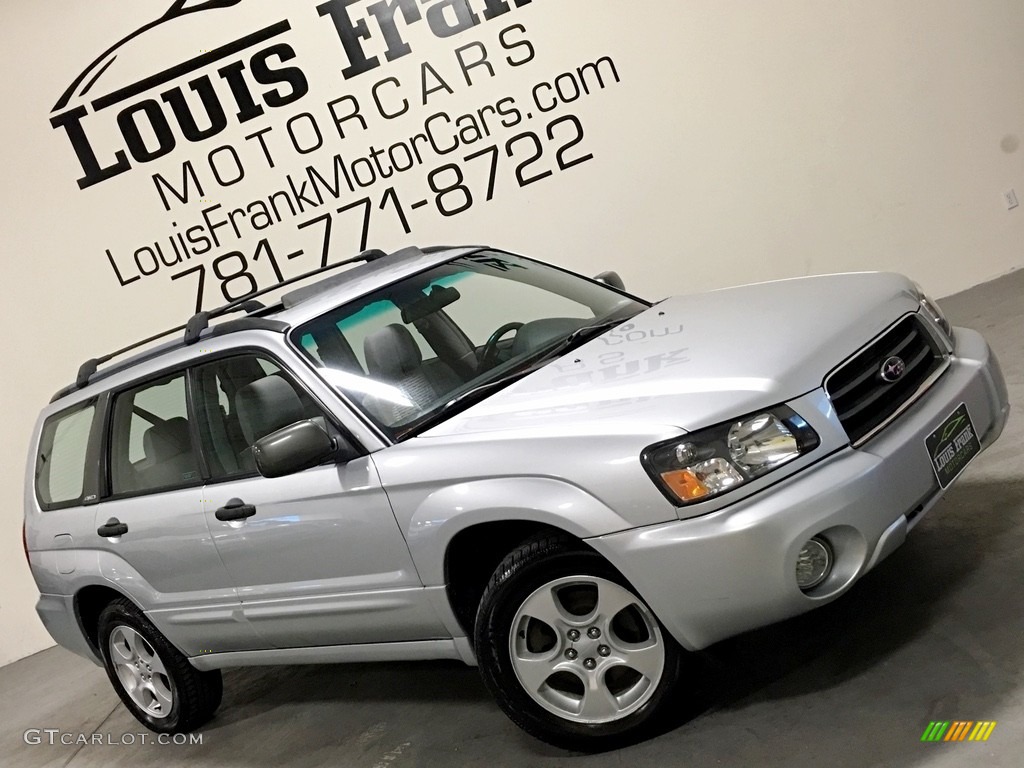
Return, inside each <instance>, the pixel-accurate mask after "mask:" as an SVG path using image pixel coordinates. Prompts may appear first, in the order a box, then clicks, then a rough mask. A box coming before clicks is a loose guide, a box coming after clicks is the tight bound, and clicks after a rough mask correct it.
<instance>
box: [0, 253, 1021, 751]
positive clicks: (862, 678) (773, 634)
mask: <svg viewBox="0 0 1024 768" xmlns="http://www.w3.org/2000/svg"><path fill="white" fill-rule="evenodd" d="M942 304H943V306H944V307H945V308H946V309H947V311H948V312H949V314H950V316H951V318H952V319H953V320H954V322H956V323H957V324H960V325H967V326H970V327H974V328H977V329H978V330H981V331H982V332H984V333H985V335H986V336H987V337H988V339H989V341H990V343H991V344H992V345H993V347H994V348H995V349H996V351H997V353H998V355H999V357H1000V359H1001V361H1002V363H1003V367H1004V371H1005V373H1006V377H1007V380H1008V382H1009V385H1010V397H1011V400H1012V402H1013V403H1014V408H1015V409H1016V410H1015V412H1014V413H1013V415H1012V416H1011V419H1010V423H1009V425H1008V426H1007V429H1006V432H1005V433H1004V435H1003V437H1002V439H1001V440H1000V441H999V442H998V443H997V444H996V445H995V446H994V447H993V448H991V449H990V450H989V451H988V452H987V453H985V454H984V455H983V456H981V457H980V458H979V459H978V460H977V461H976V462H975V463H974V464H973V465H972V466H971V467H970V468H969V469H968V471H967V473H966V474H965V475H964V477H963V478H961V480H960V482H959V483H958V484H956V486H955V487H954V488H953V490H952V491H951V492H950V493H949V495H948V496H947V498H946V500H945V501H943V502H942V503H940V504H939V505H938V506H937V507H936V508H935V509H934V510H933V511H932V512H931V513H930V514H929V515H928V517H927V518H925V520H924V521H922V523H921V524H920V525H919V526H918V527H917V529H916V530H915V531H914V533H913V535H912V536H911V537H910V539H909V540H908V541H907V543H906V544H905V545H904V546H903V547H902V548H901V549H900V550H899V551H897V552H896V553H895V554H894V555H893V556H891V557H890V558H889V559H888V560H887V561H886V562H885V563H884V564H883V565H882V566H881V567H879V568H878V569H877V570H876V571H874V572H872V573H871V574H869V575H868V576H866V577H865V578H864V579H863V580H862V581H861V582H860V583H859V584H858V585H857V586H856V587H855V588H854V589H853V590H852V591H851V593H850V594H849V595H847V596H845V597H844V598H843V599H841V600H839V601H838V602H836V603H833V604H832V605H829V606H827V607H825V608H822V609H820V610H818V611H814V612H812V613H810V614H807V615H805V616H802V617H799V618H797V619H794V620H791V621H788V622H785V623H783V624H779V625H776V626H774V627H770V628H767V629H763V630H759V631H756V632H752V633H749V634H747V635H745V636H742V637H739V638H734V639H732V640H728V641H726V642H723V643H720V644H718V645H717V646H715V647H713V648H711V649H710V650H709V651H707V652H705V653H703V654H701V659H700V661H701V665H700V666H701V670H700V671H699V672H698V673H697V674H696V676H695V679H694V680H693V687H694V689H695V690H696V691H697V695H696V697H695V698H696V701H697V703H696V704H689V703H687V702H685V701H680V702H679V704H678V708H679V709H678V711H679V714H678V717H677V718H676V723H675V724H674V727H673V729H672V730H669V731H668V732H666V733H664V734H663V735H661V736H660V737H657V738H654V739H651V740H649V741H647V742H644V743H642V744H638V745H636V746H633V747H629V748H627V749H623V750H620V751H618V752H612V753H607V754H602V755H594V756H582V755H573V754H568V753H564V752H560V751H558V750H555V749H553V748H550V747H547V746H546V745H544V744H541V743H539V742H537V741H534V740H532V739H530V738H529V737H527V736H525V735H524V734H522V733H521V732H520V731H519V730H518V729H516V728H515V727H514V726H513V725H512V724H511V722H509V721H508V720H506V719H505V717H504V716H503V715H502V714H501V713H500V712H499V711H498V709H497V707H496V706H495V705H493V704H492V703H491V701H490V699H489V697H488V695H487V693H486V691H485V690H484V688H483V685H482V684H481V682H480V680H479V678H478V676H477V672H476V671H475V670H473V669H469V668H466V667H463V666H461V665H457V664H449V663H423V664H392V665H354V666H335V667H328V668H323V669H320V668H315V667H281V668H257V669H248V670H231V671H228V672H227V673H226V674H225V676H224V687H225V696H224V704H223V706H222V707H221V709H220V713H219V714H218V715H217V717H216V718H215V719H214V720H213V721H212V722H211V723H210V724H209V725H208V726H207V727H206V728H205V729H204V730H203V731H202V736H203V743H202V744H201V745H191V746H160V745H156V744H146V745H141V744H139V743H138V741H139V739H140V737H139V736H134V739H135V741H136V744H135V745H130V746H123V745H121V744H119V743H116V742H120V741H121V740H122V738H125V739H126V740H129V739H131V738H133V737H131V736H130V735H131V734H139V733H141V732H142V731H143V730H144V729H142V728H141V726H140V725H139V724H138V723H137V722H136V721H135V720H134V719H133V718H132V717H131V716H130V715H129V714H128V713H127V711H126V710H125V709H124V708H123V707H122V706H121V704H120V702H119V700H118V699H117V697H116V695H115V694H114V692H113V690H112V689H111V688H110V685H109V684H108V682H107V679H106V676H105V675H104V673H103V671H102V670H101V669H100V668H98V667H94V666H92V665H91V664H89V663H88V662H86V661H83V660H81V659H79V658H77V657H75V656H73V655H71V654H69V653H67V652H65V651H64V650H62V649H59V648H54V649H50V650H47V651H43V652H42V653H39V654H36V655H35V656H32V657H31V658H28V659H24V660H22V661H19V662H16V663H14V664H11V665H9V666H7V667H4V668H2V669H0V765H2V766H65V767H68V766H69V767H70V768H86V767H87V766H100V767H103V768H113V767H114V766H149V765H160V766H163V767H165V768H169V767H170V766H184V765H188V766H214V765H216V766H263V765H266V766H277V765H294V766H320V765H332V766H337V765H343V766H366V768H402V767H403V766H414V765H415V766H463V765H464V766H477V765H478V766H488V768H500V767H501V766H520V765H524V764H528V765H531V766H559V765H565V766H570V765H587V766H595V767H597V766H612V765H620V764H621V765H630V766H635V767H636V768H642V767H643V766H663V765H666V764H669V765H674V764H692V765H700V766H711V765H759V766H787V767H788V768H792V766H804V765H806V766H815V767H816V766H820V765H822V764H827V765H828V766H829V767H830V768H842V767H844V766H857V768H864V767H865V766H962V765H965V764H968V763H972V764H974V765H978V766H1013V767H1014V768H1017V766H1020V765H1021V763H1022V758H1021V755H1022V754H1024V554H1022V553H1024V458H1022V457H1021V454H1020V446H1021V442H1022V441H1021V438H1022V435H1024V331H1022V329H1024V270H1021V271H1019V272H1016V273H1014V274H1013V275H1010V276H1007V277H1004V278H1001V279H1000V280H997V281H995V282H992V283H988V284H986V285H983V286H979V287H977V288H974V289H972V290H970V291H967V292H966V293H963V294H960V295H958V296H954V297H952V298H950V299H948V300H946V301H943V302H942ZM931 720H995V721H998V725H997V726H996V728H995V731H994V732H993V734H992V737H991V739H990V740H989V741H988V742H986V743H962V744H954V743H939V744H929V743H921V741H920V737H921V734H922V732H923V730H924V728H925V726H926V725H927V724H928V722H929V721H931ZM29 728H36V729H45V728H56V729H60V730H61V731H63V732H66V733H78V732H84V733H86V734H91V733H99V734H102V735H103V739H104V740H112V741H114V742H115V743H116V744H115V745H102V746H99V745H87V746H78V747H76V746H60V745H59V744H58V745H55V746H50V745H48V744H46V743H44V744H41V745H30V744H26V743H25V740H24V736H23V734H24V732H25V731H26V729H29ZM126 735H128V736H126ZM44 738H45V735H44Z"/></svg>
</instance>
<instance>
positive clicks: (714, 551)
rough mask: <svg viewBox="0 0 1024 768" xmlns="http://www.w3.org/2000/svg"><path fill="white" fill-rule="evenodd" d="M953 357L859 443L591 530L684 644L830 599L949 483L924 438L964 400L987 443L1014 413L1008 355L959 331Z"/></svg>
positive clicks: (699, 643)
mask: <svg viewBox="0 0 1024 768" xmlns="http://www.w3.org/2000/svg"><path fill="white" fill-rule="evenodd" d="M956 338H957V349H956V354H955V356H954V357H953V358H952V361H951V365H950V367H949V369H948V370H947V371H946V373H945V374H944V375H943V376H942V378H941V379H939V381H938V382H936V383H935V385H934V386H933V387H932V388H931V389H930V390H929V391H928V392H927V393H926V394H925V395H924V397H922V398H921V399H920V400H919V401H918V402H916V403H915V404H914V405H913V406H911V407H910V409H908V410H907V411H906V412H905V413H904V414H902V415H901V416H900V417H899V418H898V419H897V420H896V421H895V422H894V423H893V424H891V425H890V426H889V427H887V428H886V430H885V431H884V432H882V433H881V434H880V435H879V436H877V437H875V438H874V439H872V440H871V441H870V442H868V443H867V444H866V445H864V446H862V447H861V448H859V449H853V448H850V447H848V446H847V447H845V448H842V449H840V450H839V451H836V452H835V453H833V454H831V455H830V456H828V457H826V458H824V459H822V460H821V461H819V462H818V463H816V464H814V465H812V466H810V467H808V468H807V469H806V470H803V471H801V472H799V473H798V474H796V475H793V476H792V477H789V478H787V479H785V480H783V481H782V482H780V483H777V484H776V485H774V486H772V487H771V488H768V489H766V490H764V491H762V492H760V493H757V494H755V495H753V496H750V497H747V498H745V499H742V500H740V501H738V502H736V503H735V504H732V505H730V506H728V507H726V508H724V509H721V510H719V511H716V512H713V513H711V514H708V515H705V516H703V517H698V518H693V519H689V520H680V521H673V522H671V523H665V524H661V525H656V526H650V527H646V528H637V529H633V530H630V531H625V532H622V533H616V534H611V535H609V536H601V537H597V538H594V539H590V540H588V543H589V544H590V545H591V546H593V547H594V548H595V549H596V550H597V551H598V552H600V553H601V554H602V555H604V556H605V557H606V558H607V559H608V560H609V561H610V562H611V563H612V564H614V565H615V566H616V567H617V568H618V569H619V570H620V571H621V572H622V573H623V575H624V576H626V578H627V579H629V580H630V582H631V583H632V584H633V586H634V587H635V588H636V589H637V590H638V591H639V593H640V594H641V595H642V596H643V598H644V599H645V600H646V601H647V602H648V604H649V605H650V607H651V608H652V609H653V610H654V612H655V614H656V615H657V616H658V618H659V619H661V621H662V623H663V624H664V625H665V626H666V628H667V629H668V630H669V632H671V633H672V635H673V636H674V637H675V638H676V639H677V640H678V641H679V642H680V643H681V644H682V645H683V646H684V647H686V648H689V649H691V650H697V649H699V648H704V647H706V646H708V645H710V644H711V643H714V642H716V641H718V640H722V639H724V638H726V637H730V636H732V635H735V634H739V633H740V632H745V631H746V630H749V629H754V628H755V627H760V626H764V625H766V624H771V623H774V622H776V621H780V620H782V619H785V618H788V617H790V616H795V615H797V614H800V613H803V612H805V611H808V610H810V609H812V608H816V607H818V606H820V605H824V604H825V603H828V602H830V601H832V600H834V599H836V598H837V597H839V596H840V595H842V594H843V593H845V592H846V591H847V590H849V589H850V587H851V586H852V585H853V584H854V583H855V582H856V581H857V580H858V579H859V578H860V577H861V576H863V575H864V574H865V573H867V572H868V571H869V570H870V569H871V568H873V567H874V566H875V565H877V564H878V563H879V562H880V561H881V560H882V559H883V558H884V557H886V556H887V555H888V554H890V553H891V552H892V551H893V550H894V549H896V548H897V547H898V546H899V545H900V544H902V543H903V541H904V539H905V538H906V535H907V532H908V531H909V530H910V529H912V528H913V527H914V525H916V524H917V522H918V521H920V519H921V518H922V517H923V515H924V513H925V512H927V511H928V509H929V508H930V507H931V506H932V505H933V504H935V502H937V501H938V500H939V499H940V498H941V496H942V491H941V489H940V488H939V484H938V482H937V480H936V478H935V474H934V472H933V470H932V466H931V462H930V459H929V456H928V453H927V452H926V450H925V437H926V436H927V435H929V434H930V433H931V432H932V431H933V430H934V429H935V428H936V426H938V425H939V424H940V423H941V422H942V420H943V419H944V418H945V417H946V416H948V415H949V414H950V413H951V412H952V411H953V410H954V409H955V408H956V407H957V406H958V405H959V404H960V403H966V405H967V408H968V411H969V412H970V415H971V419H972V420H973V422H974V427H975V430H976V431H977V433H978V435H979V436H980V438H981V443H982V447H983V448H987V447H988V446H989V445H991V444H992V443H993V442H994V441H995V440H996V439H997V438H998V437H999V435H1000V434H1001V432H1002V430H1003V426H1004V425H1005V423H1006V419H1007V416H1008V415H1009V404H1008V399H1007V391H1006V385H1005V382H1004V381H1003V376H1002V372H1001V371H1000V369H999V364H998V362H997V360H996V358H995V356H994V355H993V353H992V351H991V350H990V349H989V347H988V344H987V343H986V342H985V340H984V339H983V338H982V337H981V335H980V334H978V333H976V332H974V331H971V330H968V329H963V328H958V329H956ZM818 534H823V535H824V536H825V537H826V538H827V539H828V540H829V542H830V543H831V544H832V547H833V549H834V551H835V567H834V569H833V571H832V574H831V575H830V576H829V578H828V579H826V581H825V582H824V583H822V584H821V585H819V586H818V587H815V588H814V590H812V591H811V592H810V593H808V594H805V593H804V592H802V591H801V590H800V588H799V587H798V586H797V584H796V577H795V569H796V560H797V554H798V552H799V551H800V548H801V547H802V546H803V544H804V542H806V541H807V540H808V539H809V538H811V537H812V536H815V535H818Z"/></svg>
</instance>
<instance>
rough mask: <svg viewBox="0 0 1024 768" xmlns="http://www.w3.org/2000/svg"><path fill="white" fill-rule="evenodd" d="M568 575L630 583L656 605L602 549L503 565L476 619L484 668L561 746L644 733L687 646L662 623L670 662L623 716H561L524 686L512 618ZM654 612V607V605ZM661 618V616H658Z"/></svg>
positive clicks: (508, 705)
mask: <svg viewBox="0 0 1024 768" xmlns="http://www.w3.org/2000/svg"><path fill="white" fill-rule="evenodd" d="M568 576H596V577H600V578H604V579H607V580H608V581H612V582H615V583H616V584H618V585H620V586H622V587H624V588H625V589H628V590H629V591H630V592H631V593H632V594H633V595H634V596H635V597H636V598H637V600H638V602H640V603H641V604H642V605H644V606H645V607H646V608H647V610H648V611H650V607H649V606H647V604H646V602H644V600H643V599H642V598H641V597H640V596H639V593H638V592H637V591H636V590H635V589H634V588H633V587H632V585H630V583H629V582H628V581H627V580H626V578H625V577H623V576H622V574H620V573H619V572H618V571H617V570H616V569H615V568H614V567H612V565H611V564H610V563H608V561H607V560H605V559H604V558H602V557H601V556H600V555H598V554H597V553H596V552H593V551H582V550H573V549H566V548H563V547H555V548H552V549H551V550H549V551H547V552H544V551H542V552H540V553H538V554H537V555H536V556H534V557H531V558H529V559H528V560H526V561H524V562H521V563H520V564H518V566H517V567H514V568H509V569H503V568H499V572H498V574H496V577H495V580H494V581H492V583H491V585H489V587H488V589H487V591H486V592H485V594H484V597H483V600H482V601H481V604H480V609H479V612H478V614H477V622H476V648H477V658H478V662H479V665H480V670H481V674H482V675H483V678H484V682H485V684H486V685H487V687H488V689H489V690H490V691H491V693H492V694H493V695H494V697H495V699H496V700H497V702H498V704H499V706H501V708H502V709H503V710H504V711H505V713H506V714H507V715H508V716H509V717H510V718H511V719H512V720H513V721H514V722H515V723H516V724H517V725H519V726H520V727H521V728H523V730H525V731H526V732H527V733H530V734H532V735H534V736H536V737H537V738H540V739H541V740H543V741H546V742H548V743H550V744H554V745H556V746H561V747H565V748H568V749H577V750H581V751H600V750H604V749H611V748H614V747H617V746H622V745H624V744H626V743H630V742H632V741H634V740H638V739H640V738H642V737H643V735H644V734H645V733H646V732H647V728H648V727H653V725H654V722H655V719H656V718H655V716H656V714H657V713H658V710H659V707H660V705H661V703H662V702H663V701H664V700H665V699H666V697H667V696H669V694H670V693H671V691H672V689H673V688H674V687H675V684H676V682H677V680H678V677H679V669H680V660H681V651H680V649H679V647H678V646H677V645H676V643H675V640H674V639H673V638H672V637H671V636H670V635H669V634H668V633H667V631H666V630H665V628H664V627H663V626H661V625H660V623H659V627H658V628H659V630H660V632H661V637H662V643H663V644H664V646H665V667H664V670H663V672H662V677H661V680H660V681H659V683H658V687H657V688H656V689H655V691H654V694H653V695H652V696H651V697H650V699H648V700H647V701H646V702H645V703H644V705H643V706H642V707H640V708H639V709H638V710H636V711H635V712H633V713H631V714H630V715H628V716H627V717H624V718H622V719H621V720H616V721H614V722H610V723H601V724H597V725H592V724H584V723H576V722H573V721H571V720H567V719H564V718H561V717H559V716H557V715H555V714H553V713H551V712H549V711H548V710H546V709H545V708H544V707H542V706H541V705H540V704H538V703H537V702H536V701H534V700H533V698H532V697H531V696H530V695H529V694H528V693H527V692H526V691H525V690H524V689H523V687H522V685H521V684H520V683H519V679H518V677H517V676H516V673H515V670H514V669H513V667H512V659H511V655H510V651H509V637H510V632H511V629H512V620H513V618H514V617H515V614H516V612H517V611H518V610H519V608H520V606H521V605H522V604H523V602H524V601H525V600H526V598H527V597H529V596H530V595H531V594H533V592H534V591H536V590H537V589H539V588H540V587H542V586H544V585H545V584H547V583H549V582H551V581H554V580H556V579H560V578H564V577H568ZM651 615H652V616H653V615H654V612H653V611H651ZM655 621H657V619H655Z"/></svg>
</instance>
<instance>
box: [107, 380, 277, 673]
mask: <svg viewBox="0 0 1024 768" xmlns="http://www.w3.org/2000/svg"><path fill="white" fill-rule="evenodd" d="M187 391H188V388H187V385H186V373H185V372H184V371H177V372H174V373H169V374H165V375H162V376H160V377H158V378H155V379H152V380H150V381H148V382H146V383H144V384H141V385H137V386H134V387H132V388H131V389H127V390H124V391H121V392H117V393H115V394H114V396H113V400H112V405H111V415H110V426H109V431H108V438H107V440H106V451H107V462H106V463H107V467H108V472H107V477H106V478H105V479H106V480H107V482H108V486H107V494H106V496H105V497H104V498H103V499H102V500H101V502H100V503H99V504H97V505H96V506H95V508H94V512H95V514H94V526H95V527H94V530H93V532H92V540H91V542H89V543H90V545H91V546H92V547H94V548H95V549H97V550H99V563H100V571H101V573H102V574H103V576H104V577H105V578H107V579H108V580H110V581H111V582H113V584H114V585H115V586H117V587H118V588H119V589H120V590H121V591H123V592H125V593H126V594H128V595H130V596H131V597H133V598H134V599H135V600H136V601H137V602H138V603H139V604H140V605H141V606H142V608H143V609H144V610H146V611H147V613H148V614H149V615H150V617H151V618H152V619H153V621H154V623H156V624H157V626H158V627H159V628H160V629H161V631H163V632H164V634H165V635H167V637H168V638H169V639H170V640H171V641H172V642H174V643H175V644H177V645H178V647H179V648H180V649H181V650H182V651H183V652H185V653H186V654H189V655H196V654H198V653H210V652H214V653H217V652H224V651H237V650H250V649H254V648H259V647H260V645H261V641H260V640H259V638H258V636H257V635H256V634H255V633H254V632H253V631H252V629H251V628H250V627H249V626H248V625H247V623H246V621H245V620H244V617H243V616H242V614H241V611H240V605H239V601H238V596H237V593H236V592H235V588H234V584H233V583H232V581H231V579H230V577H229V576H228V573H227V570H226V569H225V568H224V564H223V563H222V562H221V560H220V556H219V555H218V553H217V548H216V546H215V544H214V542H213V537H212V536H211V534H210V530H209V527H208V526H207V524H206V515H205V513H204V509H203V478H202V471H201V467H200V464H199V451H198V446H197V438H196V436H195V434H194V418H193V416H192V413H191V410H190V408H189V403H188V400H187V396H186V393H187Z"/></svg>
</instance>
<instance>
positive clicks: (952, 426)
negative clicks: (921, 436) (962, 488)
mask: <svg viewBox="0 0 1024 768" xmlns="http://www.w3.org/2000/svg"><path fill="white" fill-rule="evenodd" d="M924 444H925V447H926V448H927V449H928V455H929V456H930V457H931V460H932V468H933V469H934V470H935V476H936V477H937V478H938V480H939V485H940V486H942V487H943V488H946V487H948V486H949V484H950V483H952V482H953V481H954V480H956V478H957V476H958V475H959V474H960V473H961V472H963V471H964V470H965V469H966V468H967V465H968V464H970V463H971V460H972V459H973V458H974V457H975V456H977V455H978V454H979V453H981V442H980V441H979V440H978V435H977V434H976V433H975V431H974V424H973V423H972V422H971V414H969V413H968V412H967V406H966V405H965V404H964V403H961V404H960V406H959V407H958V408H957V409H956V410H955V411H953V413H951V414H950V415H949V416H948V417H947V418H946V419H945V420H944V421H943V422H942V424H940V425H939V427H938V429H936V430H935V431H934V432H932V433H931V434H930V435H928V437H926V438H925V441H924Z"/></svg>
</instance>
